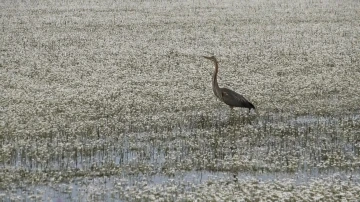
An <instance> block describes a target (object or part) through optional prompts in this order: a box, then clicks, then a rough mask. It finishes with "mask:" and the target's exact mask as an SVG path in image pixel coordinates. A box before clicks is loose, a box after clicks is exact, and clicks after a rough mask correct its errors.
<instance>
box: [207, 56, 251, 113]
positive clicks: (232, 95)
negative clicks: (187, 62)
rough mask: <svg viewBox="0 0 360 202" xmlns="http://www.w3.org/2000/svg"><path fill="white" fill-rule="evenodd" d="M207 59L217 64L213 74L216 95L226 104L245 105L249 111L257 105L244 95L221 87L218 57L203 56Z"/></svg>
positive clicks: (232, 105) (231, 106)
mask: <svg viewBox="0 0 360 202" xmlns="http://www.w3.org/2000/svg"><path fill="white" fill-rule="evenodd" d="M203 57H204V58H206V59H209V60H211V61H213V62H214V64H215V70H214V74H213V78H212V87H213V91H214V94H215V96H216V97H218V98H219V99H220V100H221V101H223V102H224V103H225V104H227V105H229V106H230V108H233V107H243V108H248V109H249V111H250V110H251V109H255V106H254V105H253V104H252V103H251V102H249V101H247V100H246V99H245V98H244V96H242V95H240V94H239V93H237V92H235V91H233V90H230V89H227V88H220V87H219V85H218V82H217V73H218V69H219V66H218V61H217V60H216V58H215V57H214V56H212V57H206V56H203Z"/></svg>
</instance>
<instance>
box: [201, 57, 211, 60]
mask: <svg viewBox="0 0 360 202" xmlns="http://www.w3.org/2000/svg"><path fill="white" fill-rule="evenodd" d="M203 57H204V58H206V59H209V60H212V58H211V57H207V56H203Z"/></svg>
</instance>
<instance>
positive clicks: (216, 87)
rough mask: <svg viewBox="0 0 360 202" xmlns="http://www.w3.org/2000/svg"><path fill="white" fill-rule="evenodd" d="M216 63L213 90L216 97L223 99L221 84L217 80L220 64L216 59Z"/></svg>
mask: <svg viewBox="0 0 360 202" xmlns="http://www.w3.org/2000/svg"><path fill="white" fill-rule="evenodd" d="M214 64H215V70H214V74H213V78H212V86H213V91H214V94H215V95H216V97H218V98H220V99H221V97H222V96H221V91H220V88H219V84H218V82H217V74H218V69H219V66H218V62H217V61H214Z"/></svg>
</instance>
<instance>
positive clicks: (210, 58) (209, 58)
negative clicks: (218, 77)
mask: <svg viewBox="0 0 360 202" xmlns="http://www.w3.org/2000/svg"><path fill="white" fill-rule="evenodd" d="M203 57H204V58H206V59H208V60H211V61H214V62H217V60H216V58H215V56H211V57H207V56H203Z"/></svg>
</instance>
